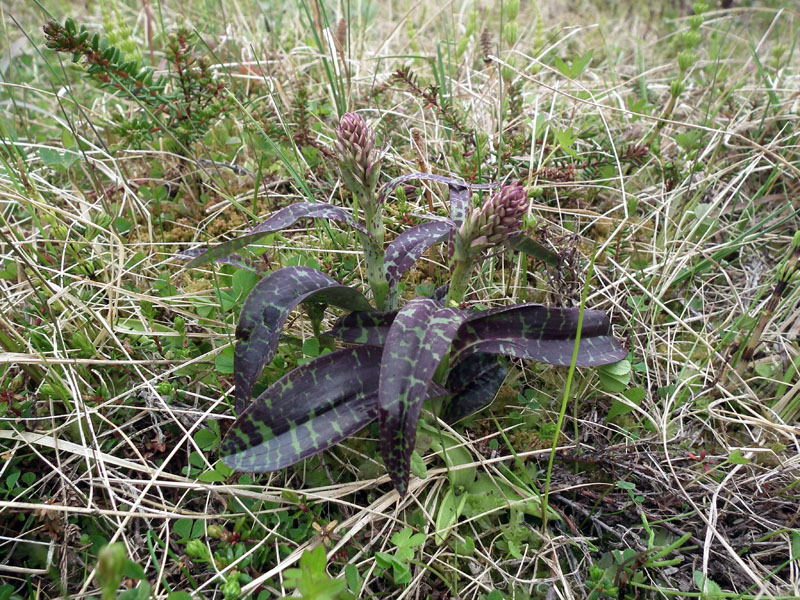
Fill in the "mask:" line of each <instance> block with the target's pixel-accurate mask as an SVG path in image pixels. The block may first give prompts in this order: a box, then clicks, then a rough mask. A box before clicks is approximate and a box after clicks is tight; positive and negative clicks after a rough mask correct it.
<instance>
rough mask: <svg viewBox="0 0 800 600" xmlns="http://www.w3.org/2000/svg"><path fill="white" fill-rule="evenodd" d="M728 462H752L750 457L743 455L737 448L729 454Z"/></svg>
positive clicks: (741, 463) (740, 463) (736, 463)
mask: <svg viewBox="0 0 800 600" xmlns="http://www.w3.org/2000/svg"><path fill="white" fill-rule="evenodd" d="M728 462H729V463H731V464H734V465H747V464H750V459H749V458H745V457H744V456H742V451H741V450H739V449H738V448H736V450H734V451H733V452H731V453H730V455H728Z"/></svg>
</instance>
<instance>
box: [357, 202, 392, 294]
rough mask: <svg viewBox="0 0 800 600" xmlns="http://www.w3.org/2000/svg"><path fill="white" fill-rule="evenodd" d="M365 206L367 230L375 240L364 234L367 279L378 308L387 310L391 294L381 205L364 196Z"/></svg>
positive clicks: (363, 204) (363, 203)
mask: <svg viewBox="0 0 800 600" xmlns="http://www.w3.org/2000/svg"><path fill="white" fill-rule="evenodd" d="M361 205H362V206H363V208H364V219H365V220H366V225H367V231H369V233H370V234H371V235H372V237H373V238H374V240H371V239H369V238H367V237H366V236H362V239H363V243H364V260H365V261H366V263H367V281H369V287H370V288H371V289H372V296H373V299H374V300H375V307H376V308H377V309H378V310H386V297H387V296H388V294H389V282H388V281H387V280H386V269H385V267H384V250H383V240H384V238H385V230H384V226H383V215H382V214H381V209H380V207H375V206H374V201H373V202H371V201H370V199H367V198H364V199H363V200H362V202H361Z"/></svg>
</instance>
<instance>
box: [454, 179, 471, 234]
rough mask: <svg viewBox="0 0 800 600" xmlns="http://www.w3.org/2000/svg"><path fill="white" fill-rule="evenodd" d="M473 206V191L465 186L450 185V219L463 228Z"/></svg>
mask: <svg viewBox="0 0 800 600" xmlns="http://www.w3.org/2000/svg"><path fill="white" fill-rule="evenodd" d="M471 204H472V190H471V189H470V188H469V187H467V186H464V185H456V184H455V183H451V184H450V218H451V219H452V220H453V223H455V224H456V225H457V226H459V227H461V224H462V223H463V222H464V219H466V218H467V213H469V209H470V205H471Z"/></svg>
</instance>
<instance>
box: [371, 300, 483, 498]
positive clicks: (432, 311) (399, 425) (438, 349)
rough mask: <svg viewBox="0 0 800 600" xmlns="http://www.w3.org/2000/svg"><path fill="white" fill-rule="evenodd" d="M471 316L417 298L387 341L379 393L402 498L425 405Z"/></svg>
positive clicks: (384, 441)
mask: <svg viewBox="0 0 800 600" xmlns="http://www.w3.org/2000/svg"><path fill="white" fill-rule="evenodd" d="M467 314H468V313H466V312H465V311H461V310H458V309H455V308H441V307H440V305H439V304H438V303H437V302H436V301H434V300H430V299H427V298H418V299H416V300H412V301H411V302H409V303H408V304H407V305H406V306H405V307H404V308H403V309H402V310H400V312H399V313H397V317H395V319H394V322H393V323H392V326H391V328H390V329H389V333H388V335H387V336H386V345H385V349H384V353H383V360H382V363H381V376H380V386H379V391H378V401H379V405H380V417H379V424H380V438H381V440H380V443H381V454H382V456H383V461H384V464H385V465H386V470H387V471H388V472H389V476H390V477H391V479H392V483H393V484H394V486H395V489H396V490H397V491H398V493H399V494H400V495H401V496H403V495H404V494H405V492H406V490H407V489H408V477H409V472H410V469H411V452H412V450H413V449H414V442H415V441H416V438H417V422H418V421H419V414H420V411H421V410H422V403H423V401H424V400H425V398H426V396H427V395H428V387H429V385H430V383H431V380H432V379H433V375H434V373H435V372H436V368H437V367H438V366H439V363H440V362H441V361H442V358H444V356H446V355H447V352H448V350H449V348H450V343H451V341H452V340H453V338H454V337H455V334H456V332H457V331H458V327H459V326H460V325H461V323H462V322H463V321H464V319H465V318H466V317H467Z"/></svg>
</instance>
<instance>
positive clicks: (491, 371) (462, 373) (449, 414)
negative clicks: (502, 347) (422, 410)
mask: <svg viewBox="0 0 800 600" xmlns="http://www.w3.org/2000/svg"><path fill="white" fill-rule="evenodd" d="M507 373H508V369H506V367H505V365H503V364H502V363H501V362H499V361H498V360H497V357H496V356H495V355H493V354H484V353H482V352H478V353H476V354H473V355H472V356H470V357H468V358H467V359H465V360H464V361H462V362H461V363H459V364H458V365H456V366H455V367H454V368H453V369H452V370H451V371H450V373H449V374H448V375H447V384H446V387H447V389H448V390H450V392H451V393H452V394H453V396H452V397H451V398H449V399H448V400H447V402H446V404H445V409H444V413H443V414H444V416H443V418H444V420H445V421H446V422H447V423H455V422H457V421H460V420H461V419H463V418H465V417H468V416H469V415H472V414H475V413H477V412H480V411H481V410H483V409H484V408H486V407H487V406H489V405H490V404H491V403H492V401H493V400H494V398H495V396H496V395H497V391H498V390H499V389H500V386H502V385H503V381H505V379H506V374H507Z"/></svg>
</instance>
